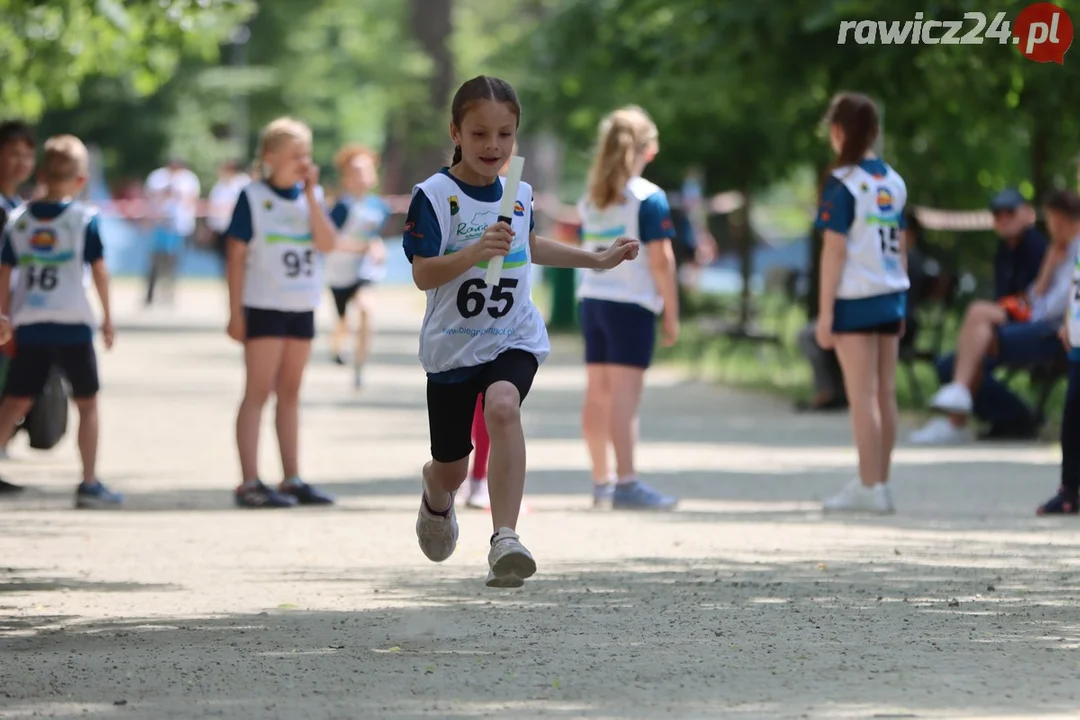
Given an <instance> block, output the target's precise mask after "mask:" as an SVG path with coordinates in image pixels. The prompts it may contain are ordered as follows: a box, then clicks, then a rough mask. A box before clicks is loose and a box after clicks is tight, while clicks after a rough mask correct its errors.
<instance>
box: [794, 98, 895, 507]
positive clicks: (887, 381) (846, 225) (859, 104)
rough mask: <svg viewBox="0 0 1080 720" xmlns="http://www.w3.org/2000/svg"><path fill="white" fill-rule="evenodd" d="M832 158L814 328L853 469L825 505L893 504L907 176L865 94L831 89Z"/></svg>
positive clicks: (821, 212) (821, 214) (821, 224)
mask: <svg viewBox="0 0 1080 720" xmlns="http://www.w3.org/2000/svg"><path fill="white" fill-rule="evenodd" d="M825 119H826V122H827V123H828V126H829V131H830V140H831V142H832V147H833V150H834V151H835V152H836V154H837V158H836V162H835V164H834V167H833V170H832V172H831V173H830V175H829V177H828V179H827V181H826V183H825V186H824V188H823V189H822V192H821V206H820V207H819V208H818V217H817V222H816V225H817V227H818V228H819V229H821V230H823V231H824V235H825V241H824V244H823V246H822V254H821V289H820V293H819V300H820V302H819V306H820V310H819V311H818V322H817V328H816V332H815V335H816V337H817V341H818V344H819V345H820V346H821V347H822V348H824V349H830V348H836V355H837V357H838V358H839V360H840V368H841V370H842V371H843V375H844V389H845V390H846V392H847V397H848V402H849V404H850V407H851V424H852V429H853V431H854V435H855V446H856V449H857V450H858V455H859V476H858V477H857V478H855V479H853V480H852V481H850V482H849V483H848V484H847V485H846V486H845V487H844V488H843V490H841V491H840V492H839V493H837V494H836V495H834V496H832V497H830V498H829V499H827V500H826V501H825V504H824V509H825V510H826V511H843V512H870V513H880V514H885V513H891V512H893V502H892V495H891V494H890V493H889V488H888V485H887V484H886V483H888V481H889V470H890V468H891V465H892V451H893V447H894V446H895V445H896V426H897V420H898V415H899V412H898V410H897V406H896V363H897V359H898V356H899V353H900V336H901V335H902V334H903V331H904V316H905V315H906V309H907V290H908V288H909V287H910V284H911V283H910V282H909V280H908V274H907V253H906V252H905V250H904V244H905V243H904V240H903V234H904V229H905V221H904V204H905V202H906V200H907V186H906V185H905V184H904V180H903V178H901V177H900V175H898V174H897V172H896V171H895V170H893V169H892V168H891V167H889V166H888V165H886V164H885V163H884V162H883V161H882V160H881V159H880V158H877V157H875V156H874V154H873V153H872V152H871V148H872V147H873V145H874V141H875V140H876V139H877V135H878V132H879V129H880V126H879V125H878V114H877V109H876V108H875V107H874V103H873V102H872V101H871V100H870V99H869V98H868V97H866V96H865V95H858V94H854V93H852V94H841V95H837V96H836V97H835V98H833V101H832V104H831V105H830V106H829V111H828V113H827V115H826V118H825Z"/></svg>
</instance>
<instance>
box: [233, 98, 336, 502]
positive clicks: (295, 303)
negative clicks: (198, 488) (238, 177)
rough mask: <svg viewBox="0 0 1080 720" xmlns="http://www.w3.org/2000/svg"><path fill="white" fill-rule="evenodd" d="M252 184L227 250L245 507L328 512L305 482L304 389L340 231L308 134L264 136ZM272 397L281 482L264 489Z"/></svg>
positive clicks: (282, 128)
mask: <svg viewBox="0 0 1080 720" xmlns="http://www.w3.org/2000/svg"><path fill="white" fill-rule="evenodd" d="M255 178H256V179H255V180H254V181H253V182H251V183H250V184H248V185H247V186H246V187H245V188H244V190H243V191H242V192H241V194H240V197H239V199H238V200H237V202H236V208H235V209H234V210H233V216H232V220H231V222H230V223H229V227H228V229H227V230H226V231H225V234H226V237H227V238H228V239H227V243H228V269H227V272H228V281H229V308H230V317H229V327H228V334H229V337H231V338H232V339H233V340H236V341H237V342H239V343H242V344H243V346H244V366H245V370H246V380H245V386H244V397H243V400H242V401H241V403H240V409H239V411H238V412H237V416H236V444H237V449H238V451H239V455H240V472H241V483H240V486H239V487H238V488H237V489H236V493H235V500H236V504H237V505H239V506H240V507H246V508H273V507H291V506H293V505H298V504H303V505H328V504H331V503H333V498H331V497H330V496H328V495H326V494H325V493H323V492H321V491H319V490H318V489H316V488H314V487H312V486H311V485H308V484H307V483H305V482H304V481H303V480H301V479H300V473H299V468H298V465H299V454H300V449H299V444H300V441H299V434H300V386H301V382H302V380H303V377H304V368H305V367H306V366H307V361H308V357H309V356H310V355H311V341H312V338H314V337H315V308H316V307H318V304H319V300H320V298H321V297H322V264H323V260H322V254H323V253H327V252H330V251H331V250H333V249H334V245H335V243H336V241H337V231H336V230H335V228H334V226H333V224H332V223H331V222H330V218H329V217H328V216H327V213H326V210H325V208H324V199H323V193H322V188H321V187H320V186H319V168H318V167H317V166H316V165H315V164H314V163H313V162H312V160H311V130H310V128H308V126H307V125H305V124H304V123H302V122H299V121H297V120H293V119H291V118H279V119H277V120H275V121H273V122H272V123H270V124H269V125H267V126H266V128H265V129H264V130H263V132H262V136H261V137H260V138H259V149H258V153H257V156H256V160H255ZM271 395H274V396H276V400H277V403H276V410H275V414H276V418H275V420H276V422H275V425H276V427H277V437H278V445H279V446H280V450H281V464H282V469H283V471H284V478H285V479H284V480H283V482H282V483H281V484H280V485H279V486H278V487H277V489H272V488H270V487H268V486H267V485H265V484H263V482H262V480H260V479H259V473H258V467H257V460H258V456H259V452H258V449H259V426H260V425H261V418H262V411H263V407H264V406H265V405H266V403H267V401H268V400H269V399H270V396H271Z"/></svg>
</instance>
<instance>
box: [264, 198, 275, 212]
mask: <svg viewBox="0 0 1080 720" xmlns="http://www.w3.org/2000/svg"><path fill="white" fill-rule="evenodd" d="M263 208H265V209H267V210H273V209H274V201H273V200H267V201H266V202H264V203H263Z"/></svg>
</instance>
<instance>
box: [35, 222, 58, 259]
mask: <svg viewBox="0 0 1080 720" xmlns="http://www.w3.org/2000/svg"><path fill="white" fill-rule="evenodd" d="M30 247H31V248H32V249H33V250H34V252H43V253H49V252H52V251H53V249H54V248H55V247H56V231H54V230H53V229H52V228H47V227H42V228H36V229H35V230H34V234H33V235H31V236H30Z"/></svg>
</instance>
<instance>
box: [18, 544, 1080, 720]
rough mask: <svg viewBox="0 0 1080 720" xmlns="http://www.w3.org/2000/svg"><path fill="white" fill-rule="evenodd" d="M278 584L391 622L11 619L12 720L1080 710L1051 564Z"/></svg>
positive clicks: (898, 563)
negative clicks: (302, 586) (492, 584)
mask: <svg viewBox="0 0 1080 720" xmlns="http://www.w3.org/2000/svg"><path fill="white" fill-rule="evenodd" d="M1006 549H1007V550H1008V551H1009V552H1012V551H1022V550H1023V548H1021V547H1011V548H1006ZM1073 551H1074V549H1073V550H1070V552H1073ZM1042 552H1043V554H1044V556H1045V557H1044V559H1048V558H1049V557H1050V556H1051V555H1052V553H1055V552H1056V550H1054V549H1049V548H1044V549H1043V550H1042ZM1030 555H1031V553H1030V552H1029V553H1028V557H1024V553H1023V552H1018V557H1022V558H1023V560H1022V561H1019V562H1018V563H1017V564H1018V565H1029V564H1031V562H1032V560H1033V558H1031V557H1030ZM276 579H277V581H278V582H280V581H282V580H291V581H294V582H305V583H316V584H318V583H324V584H326V588H327V589H326V590H325V593H327V594H334V593H337V594H340V595H342V596H344V597H346V598H348V597H355V598H357V600H356V602H357V604H360V602H363V603H364V604H365V605H368V606H370V605H371V604H372V603H375V604H377V605H382V606H383V607H382V608H381V609H372V610H360V611H355V612H322V611H318V612H310V611H307V610H305V609H303V608H291V607H285V608H277V609H267V611H266V612H262V613H258V614H251V615H235V616H216V617H209V618H169V619H160V618H157V619H146V620H139V619H130V620H125V621H117V622H94V623H79V622H71V621H65V620H64V619H63V618H60V619H58V618H42V619H41V621H40V623H38V628H39V629H37V630H36V631H35V628H34V627H26V626H22V627H19V628H17V629H14V628H12V626H11V625H8V624H5V625H3V626H0V666H3V667H5V668H7V670H6V671H5V672H4V688H3V692H4V693H6V695H7V702H6V703H5V704H4V705H3V706H2V707H0V717H26V716H29V715H30V714H32V713H34V712H38V713H40V714H41V715H48V716H51V717H85V716H86V715H84V714H83V713H84V711H85V712H89V713H93V716H94V717H147V718H181V717H182V718H193V717H230V718H234V717H235V718H249V717H251V718H254V717H258V718H298V717H304V718H369V717H370V718H393V719H395V720H397V719H401V720H404V719H406V718H434V717H438V718H455V719H456V718H475V717H514V718H527V717H565V718H570V717H574V718H639V717H647V718H655V717H665V716H671V717H678V718H705V717H783V718H798V717H806V718H825V717H887V716H893V717H938V716H941V715H944V714H950V715H952V714H964V715H972V714H980V715H984V716H989V715H995V714H1000V713H1006V712H1013V713H1031V712H1032V711H1034V710H1039V711H1040V712H1043V713H1048V712H1053V711H1057V712H1062V713H1069V712H1074V711H1075V707H1076V705H1075V703H1076V701H1077V698H1078V697H1080V694H1078V692H1077V686H1076V683H1075V666H1076V662H1075V653H1076V648H1077V647H1078V646H1080V625H1078V623H1080V621H1078V620H1077V610H1078V608H1077V604H1078V603H1077V598H1078V595H1077V591H1078V585H1077V582H1076V579H1075V578H1074V576H1073V574H1072V573H1071V572H1070V573H1065V572H1047V571H1046V570H1043V569H1038V568H1037V567H1035V566H1031V567H1030V568H1029V569H1025V568H1023V567H1020V568H1013V569H1009V570H1007V571H1003V570H999V569H989V568H984V567H979V566H976V565H974V564H950V563H948V562H942V563H941V564H934V563H928V562H926V560H925V558H921V559H920V560H919V561H917V562H911V563H908V562H906V561H905V560H904V558H902V557H893V558H892V559H890V560H888V561H878V562H874V563H871V564H867V563H866V562H852V563H830V564H829V566H828V567H827V568H823V567H822V566H820V565H818V564H814V563H806V562H784V561H781V560H777V561H776V562H764V561H763V562H760V563H752V564H749V563H739V562H734V561H726V560H724V559H723V558H717V559H715V560H709V561H693V562H677V563H676V562H672V561H671V560H669V559H664V558H637V559H632V560H627V561H624V562H621V563H617V564H602V565H590V566H588V567H584V566H580V567H579V566H574V565H561V566H553V567H543V566H542V567H541V573H540V574H539V575H538V576H537V577H536V578H534V579H533V580H532V581H530V583H529V584H528V585H527V586H526V587H525V588H524V589H522V590H513V591H494V590H489V589H486V588H484V587H483V586H482V581H481V578H480V577H471V576H470V577H467V578H466V577H460V576H458V577H453V576H448V575H446V574H445V573H444V572H443V571H442V570H440V569H436V568H434V566H433V569H432V572H431V573H430V575H428V576H426V577H421V576H417V575H416V574H415V573H412V574H402V575H381V576H377V577H373V576H371V575H370V574H358V573H355V572H350V571H349V570H348V569H345V568H342V569H341V570H340V571H338V572H325V573H316V572H311V573H305V572H301V573H294V574H291V575H290V576H289V577H287V578H283V577H277V578H276ZM361 597H362V598H363V600H362V601H361V600H360V598H361ZM345 604H348V603H347V602H346V603H345ZM22 621H23V622H27V621H31V619H26V618H24V619H22ZM58 624H60V625H62V627H57V625H58ZM114 703H122V704H120V705H115V704H114ZM898 708H902V709H903V711H904V712H906V713H907V714H906V715H904V714H901V715H889V714H888V713H889V712H898V710H897V709H898Z"/></svg>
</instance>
